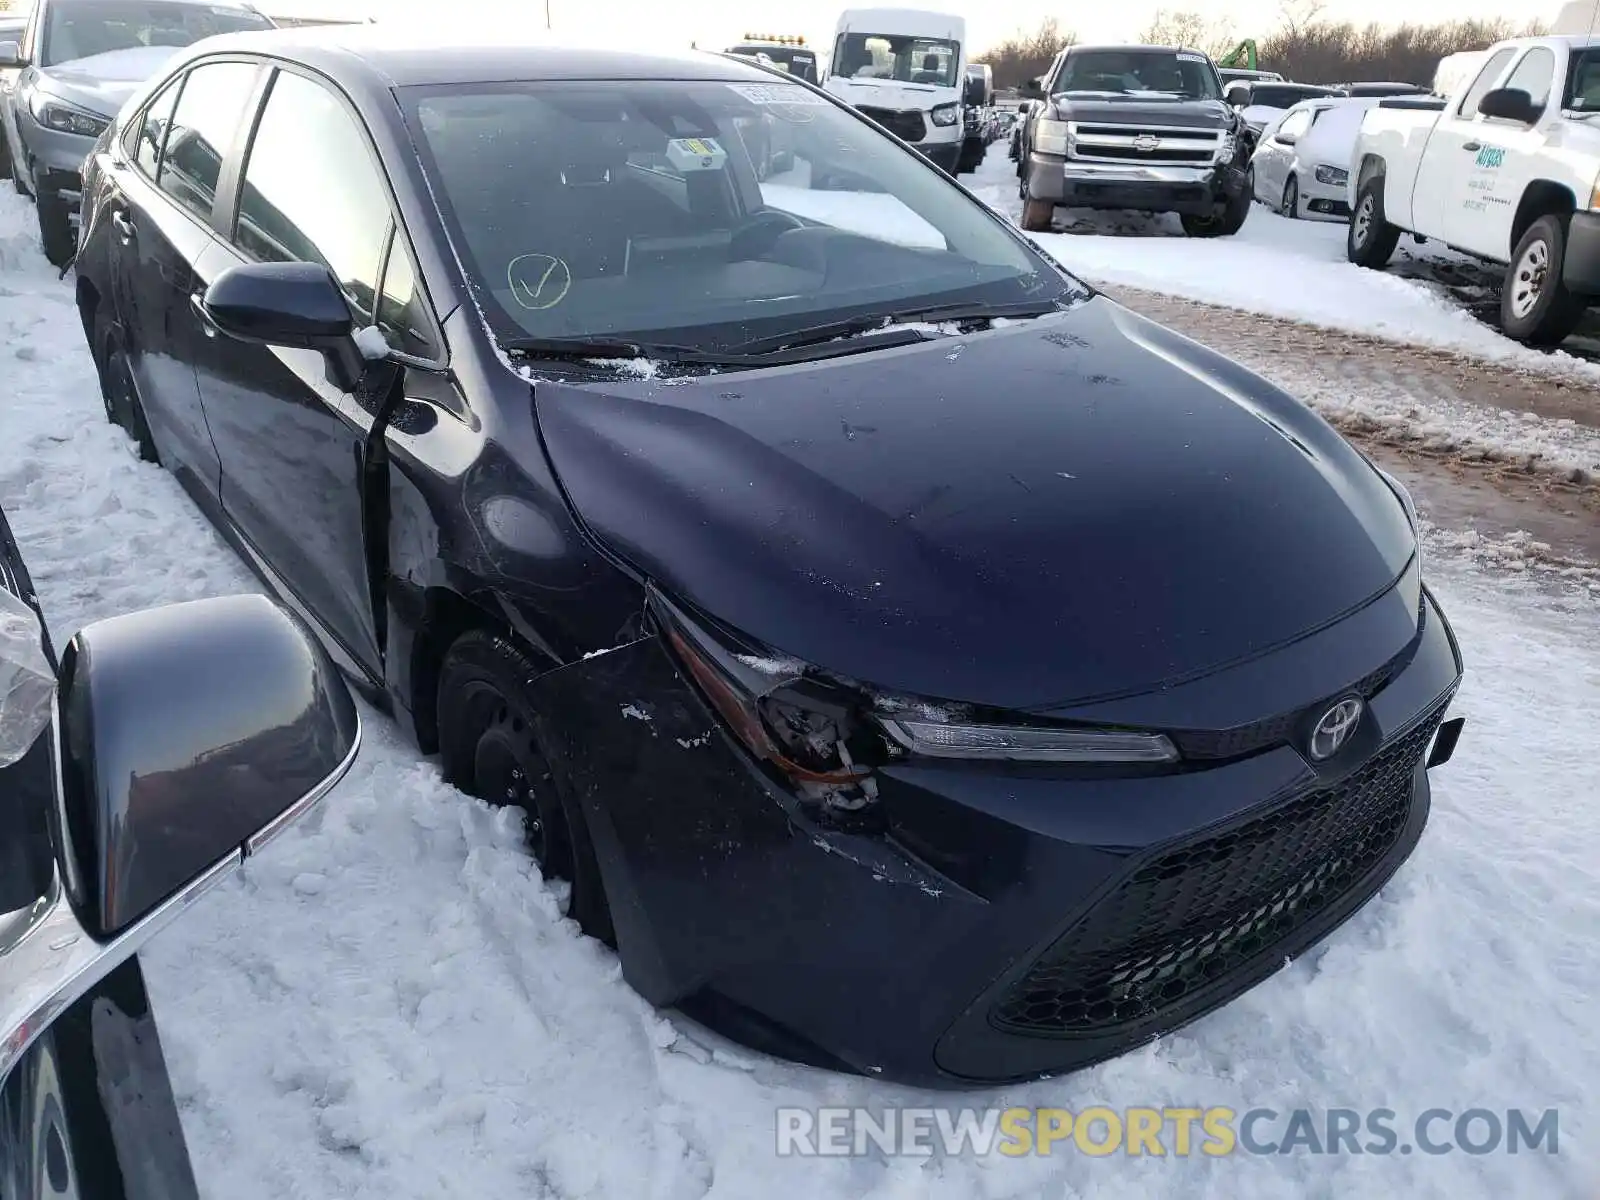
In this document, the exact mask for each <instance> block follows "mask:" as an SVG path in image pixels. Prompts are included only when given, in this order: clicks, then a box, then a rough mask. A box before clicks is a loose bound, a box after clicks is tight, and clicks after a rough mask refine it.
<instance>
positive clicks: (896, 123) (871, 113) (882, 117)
mask: <svg viewBox="0 0 1600 1200" xmlns="http://www.w3.org/2000/svg"><path fill="white" fill-rule="evenodd" d="M857 111H858V112H860V113H861V115H862V116H864V117H866V118H867V119H868V120H871V121H876V122H877V123H878V124H879V125H882V126H883V127H884V128H885V129H887V130H888V131H889V132H890V133H892V134H894V135H895V137H897V138H899V139H900V140H901V141H903V142H920V141H921V140H922V139H923V137H924V136H925V135H926V134H927V132H928V127H927V126H926V125H925V124H923V121H922V114H921V113H919V112H916V111H911V112H903V111H901V110H900V109H895V108H867V107H865V106H863V107H861V108H859V109H858V110H857Z"/></svg>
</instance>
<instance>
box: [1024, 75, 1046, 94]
mask: <svg viewBox="0 0 1600 1200" xmlns="http://www.w3.org/2000/svg"><path fill="white" fill-rule="evenodd" d="M1017 91H1018V92H1020V93H1022V95H1024V96H1042V95H1044V76H1043V75H1035V76H1034V77H1033V78H1032V79H1028V80H1024V81H1023V82H1022V84H1021V85H1019V86H1018V88H1017Z"/></svg>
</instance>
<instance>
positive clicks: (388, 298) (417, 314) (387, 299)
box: [374, 233, 434, 358]
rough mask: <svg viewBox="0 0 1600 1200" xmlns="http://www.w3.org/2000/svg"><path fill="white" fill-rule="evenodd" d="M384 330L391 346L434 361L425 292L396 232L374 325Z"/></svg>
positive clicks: (384, 334)
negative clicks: (424, 298) (424, 303)
mask: <svg viewBox="0 0 1600 1200" xmlns="http://www.w3.org/2000/svg"><path fill="white" fill-rule="evenodd" d="M374 324H376V325H377V327H378V328H379V329H381V330H382V331H383V336H384V337H385V338H387V339H388V342H389V345H390V346H392V347H394V348H395V349H396V350H399V351H401V352H402V353H404V354H414V355H416V356H417V357H418V358H432V357H433V354H434V349H433V341H432V339H431V337H430V336H429V332H428V329H429V321H428V317H427V313H426V310H425V309H424V307H423V299H422V289H421V288H419V287H418V286H417V273H416V270H415V269H414V268H413V267H412V265H411V255H409V254H407V253H406V248H405V245H404V244H403V241H402V239H401V237H400V235H399V234H398V233H397V234H396V235H395V242H394V249H393V250H391V251H390V252H389V264H388V266H386V267H385V268H384V271H383V295H382V296H380V297H379V299H378V317H377V320H376V321H375V322H374Z"/></svg>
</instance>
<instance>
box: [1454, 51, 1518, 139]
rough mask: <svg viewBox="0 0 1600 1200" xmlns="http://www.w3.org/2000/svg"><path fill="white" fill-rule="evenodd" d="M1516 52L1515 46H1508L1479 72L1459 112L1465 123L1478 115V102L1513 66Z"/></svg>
mask: <svg viewBox="0 0 1600 1200" xmlns="http://www.w3.org/2000/svg"><path fill="white" fill-rule="evenodd" d="M1516 52H1517V51H1516V47H1515V46H1508V47H1506V48H1505V49H1504V50H1501V51H1500V52H1499V53H1498V54H1496V55H1494V57H1492V58H1491V59H1490V60H1489V61H1488V62H1486V63H1484V64H1483V70H1482V71H1480V72H1478V77H1477V79H1475V80H1473V81H1472V86H1471V87H1470V88H1468V89H1467V94H1466V95H1465V96H1464V97H1462V100H1461V108H1460V109H1459V110H1458V111H1459V113H1460V116H1461V119H1462V120H1463V121H1470V120H1472V118H1474V117H1476V116H1477V115H1478V101H1480V100H1482V99H1483V97H1484V94H1485V93H1486V92H1488V91H1489V89H1490V88H1492V87H1494V82H1495V80H1497V79H1499V78H1500V72H1501V71H1504V70H1505V69H1506V67H1508V66H1509V65H1510V64H1511V56H1512V55H1513V54H1515V53H1516Z"/></svg>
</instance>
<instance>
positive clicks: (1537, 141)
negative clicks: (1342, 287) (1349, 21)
mask: <svg viewBox="0 0 1600 1200" xmlns="http://www.w3.org/2000/svg"><path fill="white" fill-rule="evenodd" d="M1597 117H1600V37H1591V36H1588V35H1576V36H1566V37H1532V38H1515V39H1512V40H1509V41H1505V42H1501V43H1498V44H1497V45H1495V46H1491V47H1490V48H1489V50H1488V51H1487V52H1486V53H1485V54H1484V56H1483V60H1482V63H1481V65H1480V66H1479V68H1478V69H1477V71H1476V72H1474V73H1473V75H1472V76H1471V78H1470V81H1469V82H1467V83H1466V84H1464V85H1463V86H1461V87H1459V88H1458V89H1457V90H1456V91H1455V92H1454V94H1452V95H1451V96H1450V97H1449V98H1448V99H1447V100H1445V101H1444V103H1443V105H1442V106H1440V105H1438V104H1437V103H1429V102H1427V101H1422V100H1405V99H1402V100H1385V101H1383V102H1382V103H1380V104H1379V105H1378V107H1377V108H1375V109H1373V110H1371V111H1369V112H1368V113H1367V115H1366V117H1365V119H1364V120H1363V122H1362V126H1361V132H1360V134H1359V136H1358V138H1357V141H1356V148H1355V156H1354V161H1353V163H1352V167H1353V170H1352V172H1351V192H1352V196H1351V202H1352V208H1353V211H1354V217H1353V218H1352V220H1351V225H1350V240H1349V245H1348V256H1349V258H1350V260H1351V261H1352V262H1355V263H1357V264H1358V265H1360V266H1366V267H1382V266H1384V265H1385V264H1386V263H1387V262H1388V260H1389V258H1390V256H1391V255H1392V254H1393V252H1394V248H1395V245H1396V243H1397V240H1398V238H1399V236H1400V234H1401V233H1402V232H1409V233H1412V234H1414V235H1417V236H1420V237H1424V238H1432V239H1436V240H1438V241H1441V242H1444V243H1445V244H1446V245H1448V246H1450V247H1452V248H1454V249H1456V250H1458V251H1462V252H1464V253H1467V254H1471V255H1473V256H1475V257H1478V258H1481V259H1484V260H1486V261H1489V262H1495V263H1505V264H1507V265H1509V267H1510V270H1509V271H1508V272H1507V276H1506V282H1505V286H1504V288H1503V289H1502V296H1501V324H1502V328H1503V329H1504V330H1505V332H1506V334H1507V335H1508V336H1509V337H1512V338H1514V339H1516V340H1518V341H1522V342H1526V343H1529V344H1531V345H1556V344H1558V343H1560V342H1561V341H1562V340H1563V339H1564V338H1566V337H1567V335H1568V334H1570V333H1571V332H1572V330H1573V329H1574V328H1575V327H1576V326H1577V323H1578V321H1579V320H1580V319H1581V317H1582V315H1583V313H1584V311H1585V310H1586V309H1587V308H1588V307H1589V305H1590V304H1591V303H1593V302H1594V300H1595V299H1596V298H1597V297H1600V194H1597V192H1596V185H1597V182H1600V124H1597Z"/></svg>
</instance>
